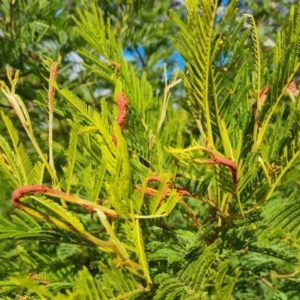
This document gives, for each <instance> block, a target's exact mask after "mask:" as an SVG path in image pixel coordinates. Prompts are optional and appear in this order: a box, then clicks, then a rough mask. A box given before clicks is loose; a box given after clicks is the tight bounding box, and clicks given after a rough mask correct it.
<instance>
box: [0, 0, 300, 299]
mask: <svg viewBox="0 0 300 300" xmlns="http://www.w3.org/2000/svg"><path fill="white" fill-rule="evenodd" d="M217 2H218V1H215V0H202V1H200V4H199V3H198V1H197V0H187V1H186V7H187V20H186V21H183V20H181V18H180V17H179V16H178V15H177V14H176V13H175V12H173V11H170V17H171V18H172V20H174V23H175V24H177V28H178V35H177V36H176V37H175V38H174V40H173V41H172V42H173V44H174V46H175V47H176V48H177V50H178V51H179V52H180V53H181V55H182V56H183V58H184V60H185V65H186V69H185V71H184V72H181V71H179V70H175V71H174V73H173V75H172V76H171V78H170V79H167V77H168V76H167V73H166V74H162V76H164V77H165V78H166V79H165V88H164V90H163V91H161V92H159V91H158V92H157V90H156V87H155V86H151V84H150V83H149V81H148V80H147V74H146V73H143V74H142V75H141V76H138V74H136V72H135V68H134V66H132V65H131V64H130V63H129V62H128V61H126V60H125V58H124V55H123V48H122V45H121V42H120V40H119V39H117V38H115V36H114V34H113V33H112V29H111V25H110V20H109V19H105V18H104V17H103V14H102V11H101V9H100V8H97V6H96V5H95V4H94V3H91V4H90V5H89V6H87V7H85V8H84V9H82V10H81V9H79V10H78V11H77V15H76V16H75V17H74V20H75V23H76V31H75V32H76V34H78V35H79V36H81V38H83V39H84V40H85V41H86V42H87V44H88V45H89V46H88V47H86V48H80V49H78V50H77V53H78V54H79V55H80V56H81V57H82V58H83V59H84V67H85V68H87V69H88V70H90V71H91V72H93V73H94V74H95V75H96V76H98V77H99V79H101V80H105V81H106V82H107V83H108V84H109V85H110V86H111V87H112V89H113V91H114V103H111V102H108V101H107V100H106V99H104V98H103V99H101V103H100V104H101V105H100V108H97V107H94V106H92V105H88V104H86V102H85V101H84V99H80V98H79V97H78V96H77V95H76V94H74V93H73V92H71V91H70V90H68V89H65V88H64V87H63V84H60V83H59V82H58V79H59V72H60V71H59V70H60V69H59V68H60V64H61V58H60V57H58V59H57V60H56V61H52V60H51V59H50V58H47V57H42V58H41V59H42V62H43V65H44V67H45V69H46V70H47V71H48V72H49V76H48V79H47V82H48V89H47V92H46V93H43V100H39V101H35V103H36V105H38V106H39V107H40V109H41V110H43V111H44V112H45V114H44V124H43V125H44V126H46V128H47V129H48V133H47V135H42V136H39V135H37V134H36V132H35V127H34V126H33V122H32V119H31V117H30V114H29V112H28V107H27V106H26V105H25V104H24V102H23V100H22V99H21V97H20V96H19V95H18V94H17V92H16V89H17V84H18V79H19V78H18V76H19V72H18V71H15V72H12V71H11V69H10V67H7V79H8V82H6V83H5V82H4V81H2V82H1V90H2V93H3V95H4V96H5V97H6V98H7V101H8V103H9V105H11V107H12V109H13V111H14V114H15V116H16V117H17V118H18V122H19V124H20V125H21V128H22V131H21V130H18V131H17V130H16V127H15V124H13V122H12V121H11V118H10V116H8V115H7V114H5V113H4V112H3V111H2V112H1V118H2V121H3V123H4V124H5V127H6V130H7V133H8V135H9V139H8V138H5V135H3V136H1V137H0V171H1V176H3V177H4V178H5V180H6V182H7V183H8V184H9V185H10V187H11V192H12V197H11V198H12V203H13V205H14V207H15V211H14V213H13V214H12V215H11V216H8V217H4V216H3V217H1V219H0V239H1V240H2V241H3V243H4V242H5V243H6V246H5V247H6V248H5V247H2V249H5V252H4V251H3V250H2V251H3V253H2V255H1V257H0V260H1V264H0V293H1V296H2V297H3V298H5V297H6V299H11V298H14V297H16V298H19V299H21V296H26V297H27V298H26V299H91V300H93V299H156V300H158V299H299V298H298V297H299V296H298V295H299V294H300V288H299V284H300V277H299V273H300V264H299V257H300V251H299V249H300V244H299V234H300V225H299V224H300V217H299V215H300V214H299V213H300V205H299V203H298V202H299V201H298V198H297V192H298V190H299V187H298V183H297V177H296V175H297V172H298V168H299V166H298V163H299V154H300V148H299V146H300V145H299V144H300V140H299V139H300V132H299V130H300V124H299V119H300V106H299V100H298V97H297V96H298V91H297V87H296V83H295V81H294V78H295V77H296V76H297V74H298V73H297V72H298V69H299V65H300V62H299V54H300V3H299V4H298V6H297V7H292V8H291V10H290V14H289V17H288V19H287V20H286V22H285V24H283V28H282V30H281V31H280V32H278V34H277V42H276V47H275V48H274V50H273V57H272V60H271V61H269V57H271V56H270V55H269V54H268V55H267V57H266V58H265V56H264V53H262V52H261V51H260V47H259V40H258V34H257V28H256V24H255V21H254V18H253V17H252V16H251V15H243V16H241V15H239V14H238V9H236V5H237V0H232V1H231V3H230V4H229V6H228V8H227V11H226V13H225V15H224V17H223V19H222V20H221V21H220V22H217V20H216V11H217ZM174 26H175V25H174ZM182 83H183V85H182ZM176 85H177V87H178V86H180V85H182V86H184V89H185V97H184V100H183V105H182V106H181V105H178V104H177V105H176V103H174V101H170V100H172V97H173V94H172V88H173V87H174V86H176ZM170 103H172V105H170ZM55 119H59V120H62V121H64V122H66V123H67V124H68V129H69V134H68V147H67V149H65V147H63V146H62V145H61V144H60V143H57V142H56V140H55V136H53V125H54V124H55V122H54V120H55ZM191 120H193V121H191ZM192 122H193V123H194V124H195V125H196V128H197V131H196V130H191V128H194V127H193V126H192V125H191V123H192ZM19 128H20V127H19ZM21 132H22V134H24V133H26V135H27V137H28V139H27V140H25V141H24V139H22V140H21V138H20V133H21ZM46 148H47V152H45V149H46ZM62 161H63V162H64V163H63V164H61V162H62ZM23 299H24V298H23Z"/></svg>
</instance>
